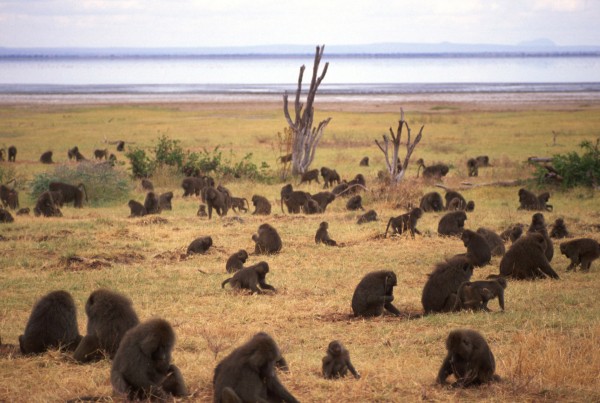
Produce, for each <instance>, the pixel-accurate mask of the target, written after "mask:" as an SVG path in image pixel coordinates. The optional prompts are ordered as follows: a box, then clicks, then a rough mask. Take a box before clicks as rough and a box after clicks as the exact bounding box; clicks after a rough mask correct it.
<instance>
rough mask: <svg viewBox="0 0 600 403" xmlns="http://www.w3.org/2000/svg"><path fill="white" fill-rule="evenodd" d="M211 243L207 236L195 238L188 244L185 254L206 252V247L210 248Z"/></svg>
mask: <svg viewBox="0 0 600 403" xmlns="http://www.w3.org/2000/svg"><path fill="white" fill-rule="evenodd" d="M212 244H213V240H212V238H211V237H209V236H203V237H200V238H196V239H194V240H193V241H192V243H190V244H189V246H188V248H187V252H186V253H187V254H188V255H192V254H194V253H200V254H203V253H206V251H207V250H208V248H210V247H211V246H212Z"/></svg>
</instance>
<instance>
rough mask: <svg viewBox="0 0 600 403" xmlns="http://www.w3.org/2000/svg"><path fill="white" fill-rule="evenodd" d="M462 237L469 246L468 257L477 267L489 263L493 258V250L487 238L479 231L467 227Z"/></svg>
mask: <svg viewBox="0 0 600 403" xmlns="http://www.w3.org/2000/svg"><path fill="white" fill-rule="evenodd" d="M460 239H461V240H462V241H463V244H464V245H465V247H466V248H467V253H466V255H465V256H466V257H467V258H468V259H469V260H470V261H471V263H473V266H475V267H482V266H485V265H487V264H488V263H489V262H490V260H492V251H491V249H490V246H489V245H488V243H487V241H486V240H485V238H484V237H483V236H481V235H479V234H478V233H477V232H473V231H471V230H469V229H466V230H464V231H463V232H462V234H461V236H460Z"/></svg>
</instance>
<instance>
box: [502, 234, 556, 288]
mask: <svg viewBox="0 0 600 403" xmlns="http://www.w3.org/2000/svg"><path fill="white" fill-rule="evenodd" d="M545 252H546V239H545V238H544V236H543V235H542V234H539V233H535V232H534V233H531V234H527V235H525V236H523V237H521V238H519V239H517V240H516V241H515V242H514V243H513V244H512V245H511V247H510V248H509V249H508V250H507V251H506V254H505V255H504V256H503V257H502V260H501V261H500V275H501V276H504V277H510V278H514V279H516V280H535V279H538V278H546V277H550V278H553V279H556V280H558V279H559V278H560V277H558V274H556V272H555V271H554V269H553V268H552V266H550V263H549V262H548V259H547V258H546V254H545Z"/></svg>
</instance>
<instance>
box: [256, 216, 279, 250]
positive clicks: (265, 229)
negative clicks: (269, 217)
mask: <svg viewBox="0 0 600 403" xmlns="http://www.w3.org/2000/svg"><path fill="white" fill-rule="evenodd" d="M252 240H253V241H254V242H255V243H256V245H255V248H254V253H256V254H257V255H260V254H269V253H278V252H279V251H281V248H282V246H283V244H282V242H281V237H280V236H279V234H278V233H277V230H276V229H275V228H273V227H272V226H271V225H269V224H266V223H265V224H261V225H260V226H259V227H258V233H257V234H254V235H252Z"/></svg>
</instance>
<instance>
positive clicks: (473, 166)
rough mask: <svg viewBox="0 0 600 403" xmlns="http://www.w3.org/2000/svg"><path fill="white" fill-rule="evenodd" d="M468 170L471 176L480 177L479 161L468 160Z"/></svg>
mask: <svg viewBox="0 0 600 403" xmlns="http://www.w3.org/2000/svg"><path fill="white" fill-rule="evenodd" d="M467 170H468V171H469V176H477V175H479V167H478V166H477V160H476V159H475V158H470V159H469V160H467Z"/></svg>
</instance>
